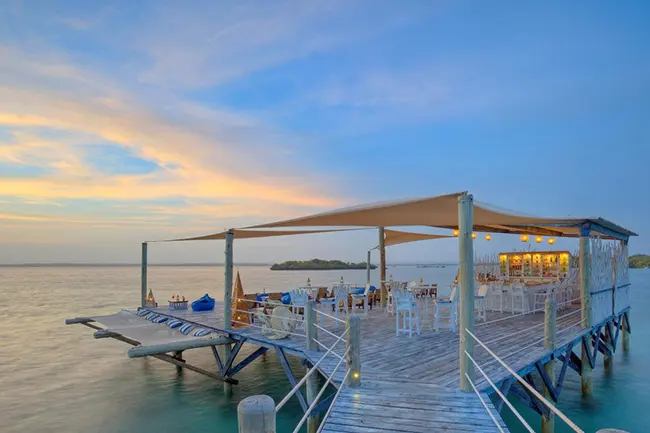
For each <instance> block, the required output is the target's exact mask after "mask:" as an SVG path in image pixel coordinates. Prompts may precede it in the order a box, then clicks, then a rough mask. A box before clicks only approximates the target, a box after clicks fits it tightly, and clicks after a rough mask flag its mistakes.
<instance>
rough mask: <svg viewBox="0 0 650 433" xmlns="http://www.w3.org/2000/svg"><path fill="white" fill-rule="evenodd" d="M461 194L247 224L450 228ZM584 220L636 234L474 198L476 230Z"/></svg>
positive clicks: (574, 230)
mask: <svg viewBox="0 0 650 433" xmlns="http://www.w3.org/2000/svg"><path fill="white" fill-rule="evenodd" d="M462 194H464V193H453V194H447V195H440V196H436V197H425V198H418V199H411V200H397V201H391V202H380V203H372V204H366V205H360V206H353V207H347V208H343V209H337V210H333V211H329V212H324V213H318V214H315V215H309V216H305V217H301V218H293V219H289V220H283V221H277V222H272V223H268V224H261V225H257V226H253V227H249V228H277V227H332V226H337V227H350V226H356V227H391V226H392V227H399V226H431V227H440V228H449V229H452V228H456V227H457V226H458V197H459V196H461V195H462ZM587 223H588V224H590V226H591V230H592V231H595V232H598V233H600V234H602V235H603V237H613V238H621V237H623V238H627V237H629V236H636V233H634V232H631V231H629V230H627V229H624V228H622V227H620V226H618V225H616V224H614V223H612V222H610V221H607V220H605V219H602V218H544V217H535V216H526V215H522V214H517V213H514V212H510V211H505V210H500V209H497V208H495V207H493V206H490V205H487V204H485V203H480V202H476V201H475V202H474V229H475V230H476V231H492V232H502V233H523V232H525V233H532V234H543V235H550V236H572V237H577V236H579V235H580V231H581V227H582V226H583V225H584V224H587Z"/></svg>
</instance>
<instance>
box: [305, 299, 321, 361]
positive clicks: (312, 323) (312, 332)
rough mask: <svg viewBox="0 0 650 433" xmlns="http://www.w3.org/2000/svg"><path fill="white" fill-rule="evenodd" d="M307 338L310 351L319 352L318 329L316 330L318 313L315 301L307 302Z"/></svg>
mask: <svg viewBox="0 0 650 433" xmlns="http://www.w3.org/2000/svg"><path fill="white" fill-rule="evenodd" d="M305 337H306V344H307V349H308V350H318V343H316V340H317V339H318V328H316V311H315V310H314V301H307V304H306V305H305Z"/></svg>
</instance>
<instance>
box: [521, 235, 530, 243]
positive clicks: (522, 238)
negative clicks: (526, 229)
mask: <svg viewBox="0 0 650 433" xmlns="http://www.w3.org/2000/svg"><path fill="white" fill-rule="evenodd" d="M519 239H521V241H522V242H528V235H521V237H520V238H519Z"/></svg>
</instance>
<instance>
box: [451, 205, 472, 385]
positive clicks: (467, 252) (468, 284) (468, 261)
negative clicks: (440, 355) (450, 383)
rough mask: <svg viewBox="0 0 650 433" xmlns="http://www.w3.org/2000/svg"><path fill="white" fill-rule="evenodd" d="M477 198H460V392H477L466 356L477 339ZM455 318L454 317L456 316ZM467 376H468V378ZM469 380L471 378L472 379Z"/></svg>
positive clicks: (469, 362) (470, 365)
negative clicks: (474, 337)
mask: <svg viewBox="0 0 650 433" xmlns="http://www.w3.org/2000/svg"><path fill="white" fill-rule="evenodd" d="M473 229H474V197H473V196H472V195H471V194H467V193H463V194H462V195H460V196H459V197H458V250H459V263H460V265H459V268H458V278H459V280H460V281H459V282H458V283H459V289H460V293H458V295H459V296H458V298H460V304H459V305H458V319H459V320H458V323H459V326H460V344H459V346H460V347H459V351H460V390H461V391H464V392H473V388H472V385H471V383H472V382H474V374H475V372H474V364H472V362H471V361H470V360H469V358H468V357H467V355H466V354H465V352H467V353H469V355H470V356H471V357H472V358H473V357H474V339H473V338H472V337H471V336H470V335H469V334H468V333H467V331H470V332H472V333H473V332H474V245H473V240H472V231H473ZM452 314H453V313H452ZM466 375H467V376H466ZM468 376H469V377H468Z"/></svg>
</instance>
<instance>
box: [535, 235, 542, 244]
mask: <svg viewBox="0 0 650 433" xmlns="http://www.w3.org/2000/svg"><path fill="white" fill-rule="evenodd" d="M542 239H543V238H542V237H541V236H536V237H535V242H537V243H538V244H539V243H541V242H542Z"/></svg>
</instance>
